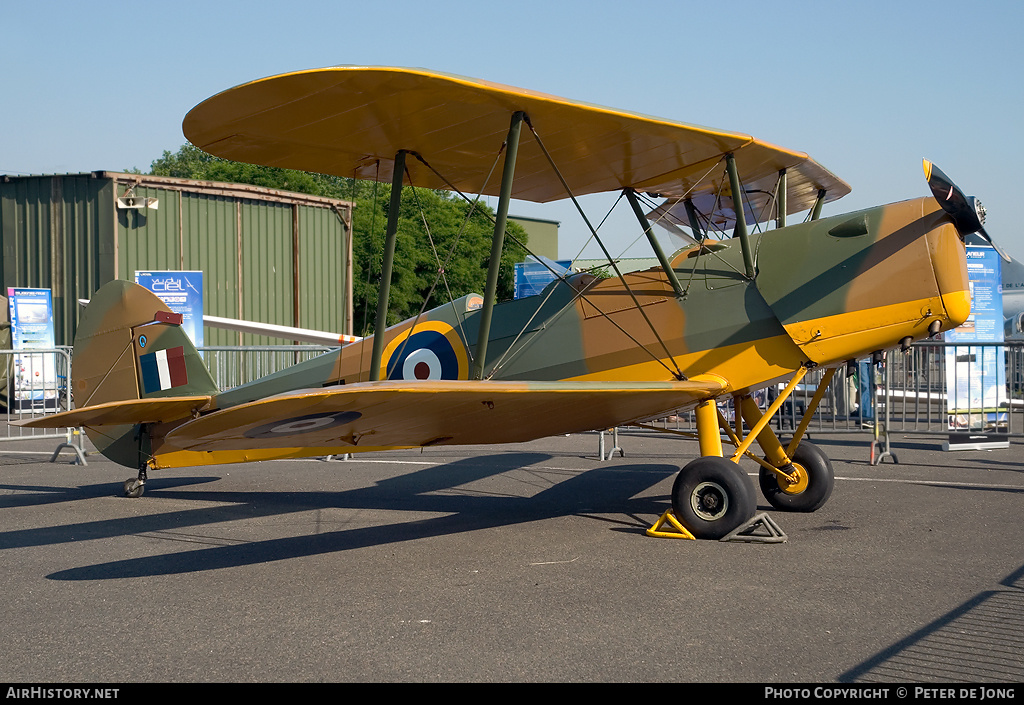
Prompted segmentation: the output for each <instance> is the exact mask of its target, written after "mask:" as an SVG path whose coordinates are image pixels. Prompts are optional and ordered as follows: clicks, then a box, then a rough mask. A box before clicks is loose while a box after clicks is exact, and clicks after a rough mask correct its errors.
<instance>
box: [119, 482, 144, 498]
mask: <svg viewBox="0 0 1024 705" xmlns="http://www.w3.org/2000/svg"><path fill="white" fill-rule="evenodd" d="M145 489H146V485H145V484H143V483H141V482H139V481H138V480H136V479H135V478H130V479H127V480H125V481H124V496H125V497H130V498H131V499H137V498H139V497H141V496H142V493H143V492H144V491H145Z"/></svg>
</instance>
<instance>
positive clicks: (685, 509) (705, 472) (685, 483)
mask: <svg viewBox="0 0 1024 705" xmlns="http://www.w3.org/2000/svg"><path fill="white" fill-rule="evenodd" d="M755 509H757V503H756V501H755V499H754V486H753V483H751V482H750V480H749V478H747V476H746V475H745V474H744V473H743V472H742V471H741V470H740V468H739V466H738V465H736V463H734V462H732V461H731V460H727V459H726V458H720V457H717V456H704V457H702V458H697V459H696V460H693V461H691V462H689V463H687V464H686V465H684V466H683V469H682V470H680V471H679V474H678V475H677V476H676V480H675V482H674V483H673V485H672V511H673V513H674V514H675V515H676V518H677V519H678V520H679V522H680V523H681V524H682V525H683V526H685V527H686V529H687V530H688V531H689V532H690V533H691V534H693V535H694V536H695V537H696V538H698V539H720V538H722V537H723V536H725V535H726V534H728V533H729V532H730V531H732V530H734V529H736V528H737V527H739V526H742V525H743V524H744V523H745V522H747V521H748V520H749V519H750V518H751V517H753V516H754V510H755Z"/></svg>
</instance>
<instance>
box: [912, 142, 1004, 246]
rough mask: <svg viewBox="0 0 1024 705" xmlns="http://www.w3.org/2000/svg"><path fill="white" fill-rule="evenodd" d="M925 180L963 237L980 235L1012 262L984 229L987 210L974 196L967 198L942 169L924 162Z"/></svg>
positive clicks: (926, 161)
mask: <svg viewBox="0 0 1024 705" xmlns="http://www.w3.org/2000/svg"><path fill="white" fill-rule="evenodd" d="M924 178H925V179H927V181H928V188H930V189H931V191H932V196H934V197H935V200H936V201H938V203H939V206H940V207H941V208H942V210H943V211H945V212H946V214H947V215H949V217H950V218H952V219H953V224H954V225H955V226H956V231H957V232H958V233H960V236H961V237H966V236H967V235H970V234H972V233H978V235H980V236H981V238H982V239H983V240H985V242H987V243H988V244H990V245H991V246H992V249H994V250H995V251H996V252H998V253H999V256H1000V257H1002V258H1003V260H1004V261H1006V262H1010V261H1011V260H1010V257H1009V256H1008V255H1007V254H1006V253H1005V252H1003V251H1002V249H1000V248H999V246H998V245H996V243H995V242H993V241H992V238H991V237H990V236H989V234H988V233H987V232H985V228H984V227H983V223H984V222H985V208H984V206H982V205H981V202H980V201H978V199H976V198H974V197H973V196H965V195H964V192H963V191H961V190H960V188H959V187H958V186H957V185H956V184H954V183H953V181H952V179H950V178H949V177H948V176H946V175H945V174H944V173H943V172H942V169H940V168H939V167H937V166H935V165H934V164H932V163H931V162H930V161H928V160H927V159H925V160H924Z"/></svg>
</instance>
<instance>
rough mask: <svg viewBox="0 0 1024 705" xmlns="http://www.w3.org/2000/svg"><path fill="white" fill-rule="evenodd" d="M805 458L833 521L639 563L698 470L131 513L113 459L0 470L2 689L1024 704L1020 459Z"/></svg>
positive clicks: (286, 475) (540, 472) (460, 478)
mask: <svg viewBox="0 0 1024 705" xmlns="http://www.w3.org/2000/svg"><path fill="white" fill-rule="evenodd" d="M610 440H611V439H610V436H607V437H606V441H607V442H608V446H609V447H610V445H611V443H610ZM813 440H814V442H816V443H817V444H818V445H819V447H821V448H822V449H823V450H825V451H826V452H827V453H828V455H829V456H830V457H831V458H832V461H833V464H834V467H835V473H836V476H837V480H836V486H835V491H834V492H833V495H832V498H831V500H830V501H829V503H828V504H826V505H825V506H824V507H823V508H822V509H820V510H819V511H817V512H815V513H813V514H792V513H784V512H779V511H777V510H774V509H773V508H771V507H770V506H769V505H767V503H766V502H764V500H763V499H762V498H760V495H758V496H759V511H765V512H767V513H768V514H769V516H770V517H771V518H772V519H774V520H775V522H776V523H777V524H778V526H779V527H780V528H781V529H782V530H783V531H784V532H785V534H786V538H787V540H786V541H785V542H783V543H762V542H718V541H691V540H684V539H671V538H654V537H649V536H647V535H646V534H645V530H646V529H647V528H648V527H649V526H651V525H652V524H653V523H654V522H655V521H656V520H657V519H658V517H659V516H660V515H661V513H662V512H663V511H664V510H666V509H667V508H668V507H669V496H668V495H669V491H670V489H671V486H672V480H673V477H674V473H675V472H676V471H677V469H678V467H679V466H680V465H682V464H684V463H685V462H686V461H688V460H689V459H691V458H693V457H694V456H695V455H696V453H697V448H696V443H695V442H693V441H690V440H684V439H680V438H678V437H670V436H663V435H655V434H652V433H650V432H635V433H625V432H624V433H622V434H620V436H619V445H620V447H621V448H622V450H623V452H624V457H619V455H618V454H616V455H615V457H613V458H612V459H610V460H601V459H599V457H598V436H597V434H582V435H574V436H568V437H555V438H547V439H542V440H539V441H535V442H532V443H527V444H522V445H515V446H497V447H495V446H490V447H459V448H433V449H428V450H425V451H423V452H419V451H400V452H394V453H390V454H385V453H378V454H367V455H357V456H355V457H354V458H353V459H351V460H332V461H324V460H304V461H274V462H265V463H259V464H252V465H232V466H214V467H206V468H190V469H183V470H175V471H161V472H155V473H152V474H151V476H150V482H149V485H148V486H147V489H146V493H145V495H144V496H143V497H141V498H139V499H127V498H124V497H122V496H120V493H121V484H122V481H123V480H124V479H126V478H128V477H131V476H133V475H134V473H133V472H132V471H130V470H128V469H125V468H122V467H120V466H117V465H114V464H113V463H110V462H109V461H107V460H106V459H104V458H102V457H101V456H99V455H89V457H88V465H87V466H85V467H81V466H75V465H71V464H70V463H69V460H70V456H69V455H64V456H62V457H61V458H60V459H59V460H58V462H56V463H50V462H47V461H48V460H49V457H48V455H46V454H42V455H36V456H27V455H11V454H5V453H4V452H3V451H4V450H14V449H17V450H25V449H26V448H25V446H23V445H17V446H15V445H8V446H0V465H2V467H0V472H2V473H3V475H2V479H0V517H2V520H0V584H2V589H3V598H2V599H0V622H2V624H3V629H4V638H3V644H2V647H0V648H2V652H3V653H2V658H0V682H8V683H11V682H22V683H24V682H46V683H54V682H57V683H71V682H75V683H136V682H175V683H188V682H239V683H253V682H268V683H269V682H321V681H325V682H350V681H381V682H401V681H418V682H438V681H445V682H452V681H454V682H479V681H486V682H523V681H526V682H532V681H572V682H610V681H616V682H617V681H632V682H700V683H709V682H714V683H721V682H730V683H895V682H928V683H951V682H962V681H968V682H979V683H1020V682H1024V443H1022V441H1021V440H1020V439H1015V440H1014V441H1013V442H1012V443H1011V446H1010V447H1009V448H1008V449H998V450H990V451H943V450H942V449H941V443H942V440H943V439H942V438H941V437H938V436H906V437H905V436H894V437H893V438H892V442H893V450H894V452H895V453H896V456H897V459H898V463H893V462H891V461H890V460H889V459H886V460H884V461H883V462H882V463H881V464H879V465H877V466H872V465H870V464H869V462H868V460H869V450H870V440H871V437H870V436H869V435H866V434H858V435H832V436H816V437H815V438H814V439H813ZM40 445H43V446H45V444H43V443H40ZM52 447H53V446H45V448H46V449H47V450H49V449H51V448H52ZM742 467H744V469H745V470H747V471H748V472H750V473H752V474H753V473H756V471H757V466H756V465H754V463H752V462H751V461H744V463H743V465H742Z"/></svg>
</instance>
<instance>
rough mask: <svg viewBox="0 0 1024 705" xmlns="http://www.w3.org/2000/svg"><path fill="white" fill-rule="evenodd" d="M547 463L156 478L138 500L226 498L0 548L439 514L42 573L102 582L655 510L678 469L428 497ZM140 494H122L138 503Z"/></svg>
mask: <svg viewBox="0 0 1024 705" xmlns="http://www.w3.org/2000/svg"><path fill="white" fill-rule="evenodd" d="M548 460H550V456H549V455H547V454H543V453H511V454H508V453H507V454H501V455H494V456H483V457H475V458H470V459H463V460H458V461H455V462H451V463H447V464H443V465H437V466H432V467H429V468H424V469H421V470H416V471H414V472H410V473H407V474H404V475H400V476H397V477H390V478H387V479H383V480H381V481H380V482H378V483H376V484H374V485H373V486H368V487H361V488H359V489H353V490H346V491H340V492H331V491H309V492H302V491H298V492H252V493H248V492H214V491H210V492H196V491H193V490H189V491H187V492H179V491H176V489H175V488H180V487H183V486H191V485H194V484H195V483H206V482H212V481H215V480H216V479H217V478H206V477H198V478H165V479H163V478H162V479H158V480H154V481H153V482H152V483H151V485H150V486H149V487H148V488H147V493H146V495H145V497H163V498H174V499H181V500H194V501H197V502H203V503H206V502H218V503H225V504H223V505H221V506H216V507H209V506H204V507H202V508H200V509H189V510H184V511H172V512H165V513H160V514H150V515H145V516H125V517H123V518H117V519H107V520H103V521H97V522H85V523H78V524H69V525H63V526H54V527H48V528H45V529H28V530H20V531H8V532H0V547H2V548H8V549H9V548H19V547H28V546H43V545H56V544H63V543H74V542H79V541H88V540H97V539H104V538H117V537H124V536H132V535H138V534H145V533H151V532H161V531H174V532H183V530H187V529H188V528H189V527H199V526H204V525H212V524H219V523H222V522H229V521H235V520H242V519H246V520H251V519H254V518H259V517H263V516H276V515H285V514H289V513H295V512H306V511H311V510H317V509H328V508H340V509H370V510H372V509H380V510H398V511H409V512H437V513H443V514H444V515H443V516H439V517H435V518H430V519H416V520H411V521H406V522H397V523H392V524H386V525H379V526H368V527H361V528H354V529H342V530H338V531H328V532H325V533H319V534H313V535H309V534H303V535H296V536H289V537H284V538H277V539H271V540H263V541H252V542H246V541H241V540H240V541H238V542H237V543H232V544H230V545H223V542H222V545H214V546H212V547H206V548H199V549H195V550H188V551H183V552H182V551H178V550H175V551H173V552H169V553H166V554H161V555H156V556H149V557H145V558H131V559H125V560H119V561H112V562H108V563H102V564H97V565H91V566H82V567H78V568H70V569H67V570H61V571H58V572H56V573H52V574H50V575H49V576H47V577H49V578H50V579H53V580H105V579H118V578H131V577H140V576H153V575H171V574H180V573H190V572H197V571H207V570H216V569H219V568H228V567H234V566H241V565H251V564H257V563H265V562H268V561H278V560H285V559H289V558H295V557H302V556H311V555H318V554H324V553H331V552H337V551H346V550H351V549H355V548H363V547H367V546H378V545H384V544H389V543H396V542H403V541H411V540H415V539H421V538H425V537H431V536H440V535H447V534H455V533H462V532H469V531H477V530H480V529H487V528H493V527H497V526H508V525H513V524H519V523H525V522H531V521H537V520H541V519H548V518H553V517H559V516H570V515H579V514H584V513H586V514H591V513H614V514H618V515H623V514H625V515H628V516H633V515H637V514H646V515H654V516H657V515H660V514H661V512H663V511H664V510H665V509H666V508H667V507H668V498H667V496H666V497H664V498H659V497H657V496H654V497H650V496H649V497H637V496H636V495H638V494H640V493H642V492H643V491H645V490H647V489H649V488H650V487H652V486H653V485H655V484H657V483H658V482H661V481H662V480H664V479H665V478H668V477H670V476H672V475H673V474H674V473H676V472H677V471H678V466H676V465H668V464H666V465H651V464H649V463H645V464H637V465H621V464H616V465H615V466H614V467H607V468H594V469H580V470H578V471H576V470H567V471H565V472H564V473H563V474H561V475H559V478H560V481H557V482H554V483H553V484H550V483H549V485H550V486H548V487H546V488H545V489H542V490H541V491H539V492H537V493H535V494H532V496H526V497H520V496H512V495H508V494H504V495H498V494H485V493H478V494H472V495H470V494H465V493H462V494H455V493H453V494H429V493H436V492H441V491H444V490H450V489H453V488H457V487H459V486H460V485H464V484H467V483H469V482H473V481H476V480H482V479H485V478H488V477H493V476H496V475H499V474H501V473H505V472H509V471H513V470H529V468H530V467H531V466H534V465H537V464H539V463H543V462H545V461H548ZM563 478H564V479H563ZM8 488H13V487H11V486H8ZM13 489H18V490H22V491H25V490H28V491H29V492H32V491H36V492H38V494H23V493H17V494H14V495H8V496H7V497H4V498H3V502H2V503H0V508H2V507H3V506H13V505H15V504H17V505H18V506H28V505H33V504H43V503H61V502H69V501H76V500H81V499H91V498H96V497H101V496H110V493H111V490H110V485H109V484H103V485H89V486H85V487H81V488H74V489H68V490H65V489H60V490H57V491H53V488H47V487H17V488H13ZM145 497H143V498H141V499H139V500H125V501H133V502H134V501H140V502H144V501H146V499H145ZM618 528H620V529H621V527H618ZM646 528H647V525H645V524H643V523H642V522H641V521H640V520H637V522H636V527H635V530H636V531H637V532H642V531H644V530H645V529H646ZM197 536H198V535H197ZM177 547H180V544H177V546H176V548H177ZM0 550H2V549H0Z"/></svg>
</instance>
